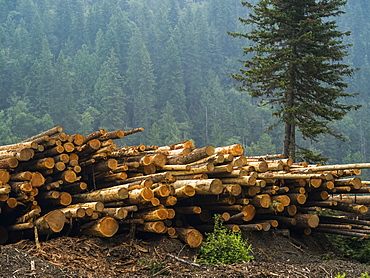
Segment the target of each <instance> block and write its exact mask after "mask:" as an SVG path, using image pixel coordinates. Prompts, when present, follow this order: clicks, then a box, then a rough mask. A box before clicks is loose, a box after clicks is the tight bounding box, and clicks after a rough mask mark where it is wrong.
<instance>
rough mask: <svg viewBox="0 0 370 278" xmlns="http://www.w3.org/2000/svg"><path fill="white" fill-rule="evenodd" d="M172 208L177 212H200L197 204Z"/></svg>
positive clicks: (200, 209)
mask: <svg viewBox="0 0 370 278" xmlns="http://www.w3.org/2000/svg"><path fill="white" fill-rule="evenodd" d="M174 210H175V212H176V213H178V214H200V213H201V212H202V208H201V207H197V206H190V207H174Z"/></svg>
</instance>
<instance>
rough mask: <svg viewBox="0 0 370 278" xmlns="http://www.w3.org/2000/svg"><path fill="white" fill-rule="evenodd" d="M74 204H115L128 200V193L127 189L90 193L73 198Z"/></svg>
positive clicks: (102, 190)
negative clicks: (114, 202) (115, 202)
mask: <svg viewBox="0 0 370 278" xmlns="http://www.w3.org/2000/svg"><path fill="white" fill-rule="evenodd" d="M72 197H73V202H76V203H85V202H102V203H105V202H113V201H120V200H124V199H127V198H128V191H127V189H125V188H118V189H110V188H106V189H100V190H96V191H92V192H89V193H82V194H75V195H73V196H72Z"/></svg>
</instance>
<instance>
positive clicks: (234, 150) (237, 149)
mask: <svg viewBox="0 0 370 278" xmlns="http://www.w3.org/2000/svg"><path fill="white" fill-rule="evenodd" d="M214 152H215V153H222V154H232V155H234V156H240V155H243V152H244V150H243V147H242V145H239V144H235V145H229V146H223V147H218V148H215V149H214Z"/></svg>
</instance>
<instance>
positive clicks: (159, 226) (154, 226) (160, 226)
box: [136, 221, 167, 234]
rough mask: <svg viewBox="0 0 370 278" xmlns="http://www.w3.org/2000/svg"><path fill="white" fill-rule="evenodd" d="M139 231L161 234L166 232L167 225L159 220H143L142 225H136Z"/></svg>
mask: <svg viewBox="0 0 370 278" xmlns="http://www.w3.org/2000/svg"><path fill="white" fill-rule="evenodd" d="M136 228H137V229H138V230H139V231H144V232H151V233H157V234H163V233H166V232H167V227H166V226H165V225H164V223H163V222H161V221H156V222H144V223H143V224H142V225H140V224H139V225H137V227H136Z"/></svg>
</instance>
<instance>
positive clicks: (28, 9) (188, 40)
mask: <svg viewBox="0 0 370 278" xmlns="http://www.w3.org/2000/svg"><path fill="white" fill-rule="evenodd" d="M251 2H252V3H256V1H251ZM369 5H370V4H369V3H368V1H366V0H349V1H348V4H347V5H346V6H345V7H344V10H345V11H346V14H344V15H343V16H341V17H340V18H338V19H337V20H338V25H339V28H340V29H341V30H344V31H347V30H349V31H352V35H351V36H349V37H348V38H347V39H348V41H347V43H352V44H353V47H351V49H349V51H350V55H349V57H348V60H346V61H345V62H346V63H348V64H350V65H351V66H353V67H360V68H361V70H360V71H358V72H357V73H356V74H355V76H354V77H353V78H351V79H349V80H346V81H347V82H348V83H349V88H348V92H349V93H356V92H360V93H361V95H360V97H359V98H356V99H354V100H351V101H353V102H354V103H356V104H362V105H363V107H362V108H361V109H360V110H359V111H356V112H354V113H350V114H348V115H347V116H346V117H345V119H344V120H342V121H340V122H337V123H335V126H334V127H333V128H335V129H337V130H338V131H339V132H341V133H343V134H344V135H345V136H346V137H347V139H348V140H347V142H341V141H340V140H338V139H335V138H330V137H326V136H323V137H322V138H320V140H319V142H317V143H316V142H310V141H304V142H299V144H300V145H304V146H306V147H308V148H311V149H313V150H315V151H317V152H322V153H323V154H324V155H325V156H327V157H331V160H330V161H329V163H353V162H365V161H366V160H367V153H369V152H370V142H369V140H367V138H368V137H369V134H370V125H369V124H368V123H367V119H368V118H369V117H367V114H368V113H369V110H368V106H369V100H370V94H369V93H368V92H367V88H368V87H369V86H368V83H369V82H370V79H369V78H368V76H369V72H370V67H369V58H370V57H369V56H368V55H367V53H368V52H369V45H370V44H369V38H370V36H369V35H368V34H367V33H368V32H370V28H368V27H369V26H368V25H369V23H368V21H367V20H366V19H367V18H366V11H368V8H369V7H368V6H369ZM249 12H250V11H249V10H248V9H247V8H245V7H243V6H242V5H241V3H240V0H198V1H195V0H192V1H189V0H178V1H173V0H161V1H157V0H48V1H45V0H27V1H26V0H14V1H8V0H0V81H1V82H0V94H1V97H2V101H1V103H0V109H1V110H0V118H1V120H0V126H1V132H0V144H9V143H14V142H17V141H20V140H22V139H25V138H27V137H30V136H32V135H34V134H36V133H38V132H41V131H43V130H46V129H48V128H50V127H52V126H55V125H61V126H63V127H64V130H65V131H66V132H67V133H69V134H73V133H82V134H84V135H86V134H89V133H90V132H93V131H95V130H97V129H100V128H105V129H107V130H116V129H123V130H125V129H130V128H135V127H144V128H145V131H144V132H142V133H140V134H137V135H135V136H132V138H129V137H127V138H124V139H122V140H123V143H124V144H127V145H129V144H138V143H142V144H154V145H165V144H169V143H174V142H179V141H182V140H188V139H191V140H194V142H195V144H196V146H197V147H201V146H204V145H213V146H215V147H216V146H220V145H227V144H233V143H240V144H242V145H243V146H244V147H245V150H246V154H247V155H256V154H272V153H280V152H281V133H282V128H276V129H274V130H272V131H269V132H266V128H267V127H268V126H269V125H271V123H272V122H273V119H272V117H271V110H270V109H269V108H268V107H259V106H258V105H257V101H256V100H253V99H251V98H250V96H249V95H248V94H246V93H241V92H239V91H238V90H237V89H236V88H235V87H234V85H233V83H234V82H235V81H234V80H233V79H232V78H231V76H230V74H231V73H233V72H236V71H237V70H238V68H239V67H240V63H239V62H238V60H240V59H242V58H244V57H242V56H243V51H242V47H243V46H246V45H245V43H246V42H245V41H243V40H242V39H235V38H232V37H231V36H229V35H228V34H227V31H231V32H236V31H245V30H246V29H245V28H249V27H248V26H243V25H242V24H241V23H240V22H239V21H238V17H244V18H245V17H246V16H248V13H249Z"/></svg>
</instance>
